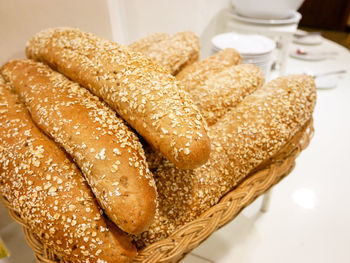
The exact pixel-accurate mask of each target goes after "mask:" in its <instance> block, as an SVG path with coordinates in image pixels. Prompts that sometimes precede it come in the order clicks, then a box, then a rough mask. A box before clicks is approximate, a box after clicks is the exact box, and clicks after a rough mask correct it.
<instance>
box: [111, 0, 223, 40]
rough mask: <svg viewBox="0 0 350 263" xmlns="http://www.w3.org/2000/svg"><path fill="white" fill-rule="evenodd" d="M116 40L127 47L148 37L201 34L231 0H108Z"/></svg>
mask: <svg viewBox="0 0 350 263" xmlns="http://www.w3.org/2000/svg"><path fill="white" fill-rule="evenodd" d="M108 4H109V7H110V17H111V23H112V30H113V39H114V40H115V41H117V42H120V43H123V44H128V43H131V42H133V41H135V40H137V39H138V38H141V37H144V36H146V35H147V34H151V33H155V32H166V33H170V34H173V33H175V32H178V31H184V30H191V31H194V32H195V33H197V34H198V35H201V34H202V33H203V31H204V30H205V28H206V27H207V26H208V24H209V23H210V21H211V19H212V18H213V17H214V16H215V15H216V14H217V13H218V12H219V11H220V10H222V9H223V8H225V7H228V6H229V0H108Z"/></svg>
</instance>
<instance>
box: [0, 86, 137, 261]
mask: <svg viewBox="0 0 350 263" xmlns="http://www.w3.org/2000/svg"><path fill="white" fill-rule="evenodd" d="M0 194H1V195H2V196H4V197H5V198H6V199H7V200H8V201H9V203H10V205H11V207H13V208H14V209H15V210H16V211H17V212H18V213H19V214H20V215H21V218H22V219H23V220H25V222H27V225H28V227H29V228H30V231H31V232H32V233H34V234H35V235H36V236H37V237H38V238H39V240H41V242H42V243H43V244H45V245H46V246H47V247H48V248H50V249H51V250H53V251H54V252H55V254H57V255H58V256H60V257H61V258H63V259H65V260H69V262H91V263H92V262H116V263H117V262H130V260H131V258H133V257H134V256H135V255H136V248H135V247H134V246H133V245H132V244H131V242H130V240H129V238H128V237H127V236H126V234H124V233H122V232H121V231H120V230H118V229H114V228H115V227H110V226H107V225H106V221H105V219H104V217H103V216H101V214H102V211H101V210H100V208H99V207H98V205H97V203H96V201H95V198H94V196H93V194H92V192H91V190H90V188H89V186H88V185H87V184H86V181H85V180H84V179H83V176H82V174H81V173H80V171H79V170H78V169H77V167H76V166H75V165H74V164H73V163H72V162H71V161H70V160H69V159H68V158H67V156H66V155H65V153H64V152H63V151H62V150H61V149H60V148H59V147H58V146H57V145H56V144H55V143H54V142H53V141H51V140H50V139H48V138H47V137H46V136H45V135H44V134H43V133H41V131H39V129H38V128H37V127H36V126H35V125H34V123H33V122H32V120H31V118H30V116H29V114H28V112H27V109H26V108H25V107H24V105H23V104H22V103H21V102H20V101H19V99H18V97H17V95H15V94H14V93H12V92H11V91H10V88H9V87H8V86H5V85H3V84H0Z"/></svg>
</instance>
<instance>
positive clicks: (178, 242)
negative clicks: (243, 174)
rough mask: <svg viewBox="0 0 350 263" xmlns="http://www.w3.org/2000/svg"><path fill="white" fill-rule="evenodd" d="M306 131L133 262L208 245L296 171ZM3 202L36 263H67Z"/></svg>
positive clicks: (167, 258) (171, 257)
mask: <svg viewBox="0 0 350 263" xmlns="http://www.w3.org/2000/svg"><path fill="white" fill-rule="evenodd" d="M306 127H307V128H306V129H305V132H304V133H303V134H302V136H301V138H300V137H299V138H298V141H296V142H290V143H292V145H293V146H295V147H293V149H292V150H291V151H290V152H288V154H285V155H283V156H282V157H280V158H276V159H273V162H272V163H271V164H269V165H267V166H266V167H264V168H263V169H260V170H258V171H256V172H255V173H253V174H252V175H250V176H249V177H248V178H247V179H245V180H244V181H243V182H242V183H241V184H240V185H239V186H237V187H236V188H235V189H234V190H232V191H231V192H229V193H228V194H226V195H225V196H224V197H223V198H222V199H221V200H220V202H219V203H218V204H216V205H215V206H213V207H211V208H210V209H209V210H207V211H206V212H205V213H203V214H202V215H201V216H200V217H199V218H198V219H196V220H194V221H192V222H190V223H188V224H186V225H184V226H182V227H181V228H179V229H178V230H176V231H175V232H174V233H173V234H172V235H171V236H169V237H168V238H166V239H163V240H161V241H158V242H155V243H153V244H151V245H149V246H147V247H145V248H144V249H142V250H141V251H139V253H138V256H137V257H136V258H135V259H134V262H147V263H154V262H162V263H165V262H178V261H179V260H181V259H182V258H183V257H184V256H185V255H186V254H188V253H189V252H191V251H192V250H193V249H194V248H196V247H197V246H198V245H199V244H201V243H202V242H203V241H205V240H206V239H207V238H208V237H209V236H210V235H211V234H212V233H213V232H215V231H216V230H218V229H219V228H221V227H222V226H224V225H225V224H227V223H228V222H230V221H231V220H233V219H234V218H235V217H236V216H237V215H238V214H239V213H240V212H241V211H242V209H243V208H245V207H246V206H248V205H249V204H250V203H252V202H253V201H254V200H255V199H256V198H257V197H259V196H260V195H262V194H264V193H265V192H266V191H268V190H269V189H270V188H271V187H272V186H273V185H275V184H277V183H278V182H279V181H280V180H281V179H282V178H283V177H285V176H286V175H288V174H289V173H290V172H291V171H292V170H293V168H294V166H295V159H296V157H297V156H298V155H299V153H300V152H301V151H302V150H304V149H305V148H306V147H307V146H308V145H309V142H310V140H311V138H312V135H313V132H314V129H313V122H312V119H311V120H310V121H309V122H308V124H307V126H306ZM1 199H2V201H3V203H4V204H5V205H6V206H7V208H8V210H9V213H10V216H11V217H12V218H13V219H14V220H15V221H16V222H18V223H19V224H21V225H22V227H23V232H24V236H25V238H26V241H27V243H28V244H29V246H30V247H31V248H32V249H33V251H34V254H35V257H36V259H37V262H39V263H57V262H60V263H63V262H65V261H62V260H59V259H57V257H56V255H55V254H54V253H52V251H50V250H49V249H48V248H47V247H46V246H45V245H43V244H41V243H40V242H39V241H38V239H37V238H36V237H35V235H34V234H33V233H31V232H30V230H29V228H28V226H27V224H26V222H25V221H24V220H23V219H22V218H21V217H20V215H19V213H18V212H16V211H15V210H14V209H12V208H11V207H10V204H9V203H8V202H7V200H6V199H5V198H3V197H1Z"/></svg>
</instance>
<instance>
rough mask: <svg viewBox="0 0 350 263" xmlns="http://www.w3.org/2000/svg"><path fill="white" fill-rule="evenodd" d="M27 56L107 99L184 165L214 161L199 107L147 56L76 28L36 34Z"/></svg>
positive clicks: (147, 138) (182, 166) (172, 157)
mask: <svg viewBox="0 0 350 263" xmlns="http://www.w3.org/2000/svg"><path fill="white" fill-rule="evenodd" d="M26 53H27V56H28V57H29V58H33V59H35V60H40V61H43V62H45V63H47V64H49V65H50V66H51V67H53V68H55V69H57V70H58V71H60V72H61V73H63V74H65V75H66V76H68V77H69V78H70V79H72V80H74V81H76V82H78V83H80V84H81V85H82V86H84V87H86V88H88V89H89V90H90V91H92V93H94V94H96V95H97V96H99V97H100V98H102V99H103V100H104V101H106V102H107V103H108V104H109V105H110V106H111V107H112V108H113V109H114V110H116V111H117V112H118V113H119V115H120V116H121V117H122V118H124V119H125V120H126V121H127V122H128V123H129V124H130V125H131V126H132V127H133V128H134V129H135V130H136V131H137V132H138V133H140V134H141V135H142V137H143V138H144V139H145V140H146V141H147V142H148V143H150V144H151V145H152V146H153V147H154V148H155V149H156V150H159V151H160V152H161V153H162V154H163V155H164V156H165V157H166V158H167V159H168V160H170V161H171V162H173V163H174V164H175V165H177V166H178V167H180V168H195V167H198V166H200V165H202V164H203V163H205V162H206V161H207V160H208V158H209V153H210V142H209V138H208V136H207V133H206V129H205V122H204V120H203V117H202V116H201V114H200V112H199V111H198V108H197V107H196V106H195V105H194V104H193V102H192V100H191V99H190V98H189V96H188V94H187V93H186V92H184V91H183V90H182V89H181V88H178V84H177V83H176V82H175V79H174V78H173V77H172V76H171V75H170V74H169V73H168V72H167V71H166V70H164V69H163V68H162V67H161V66H158V65H156V64H154V63H153V62H152V61H151V60H150V59H149V58H146V57H145V56H143V55H141V53H137V52H132V51H130V50H128V49H127V48H126V47H123V46H120V45H118V44H117V43H114V42H111V41H107V40H104V39H101V38H98V37H96V36H95V35H93V34H89V33H85V32H82V31H80V30H78V29H70V28H55V29H48V30H45V31H42V32H40V33H38V34H36V35H35V36H34V37H33V38H31V39H30V40H29V41H28V43H27V49H26Z"/></svg>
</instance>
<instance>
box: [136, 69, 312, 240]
mask: <svg viewBox="0 0 350 263" xmlns="http://www.w3.org/2000/svg"><path fill="white" fill-rule="evenodd" d="M315 101H316V90H315V84H314V81H313V78H312V77H308V76H304V75H300V76H297V75H295V76H289V77H281V78H278V79H276V80H273V81H271V82H269V83H268V84H265V85H264V86H263V87H262V88H260V89H258V90H256V91H255V92H254V93H252V94H251V95H249V96H248V97H246V98H245V99H244V100H243V101H242V102H241V103H240V104H238V105H237V107H235V108H233V109H231V110H230V111H229V112H228V113H226V115H225V116H224V117H223V118H222V119H220V120H219V121H218V122H217V123H216V124H215V125H213V126H211V127H210V128H209V135H210V138H211V144H212V145H211V147H212V152H211V156H210V159H209V161H208V163H206V164H205V165H203V166H201V167H199V168H197V169H194V170H180V169H177V168H176V167H174V165H172V164H171V163H170V162H168V161H166V160H164V161H163V163H162V164H161V165H160V166H159V167H158V169H157V170H155V171H154V175H155V180H156V185H157V188H158V191H159V198H158V209H157V213H156V217H155V220H154V222H153V224H152V225H151V227H150V229H149V230H148V231H147V232H144V233H143V234H142V235H140V236H138V237H136V238H135V240H136V241H137V242H138V245H140V246H142V245H144V244H149V243H153V242H155V241H157V240H160V239H162V238H165V237H167V236H168V235H169V234H170V233H172V232H173V231H174V230H175V229H176V228H177V227H178V226H181V225H184V224H186V223H187V222H189V221H192V220H193V219H195V218H196V217H198V216H199V215H200V214H201V213H203V212H204V211H206V210H207V209H208V208H209V207H211V206H212V205H215V204H216V203H217V202H218V201H219V199H220V198H221V197H222V196H223V195H224V194H225V193H227V192H228V191H230V190H231V189H232V188H233V187H234V186H236V185H237V183H239V182H240V181H242V180H243V179H244V178H245V177H246V176H247V175H248V174H249V173H250V172H251V171H252V170H253V169H254V168H256V167H258V166H259V165H260V164H262V163H263V162H264V161H266V160H268V159H269V158H271V157H272V156H274V155H275V154H276V153H277V152H278V151H279V150H280V149H281V148H282V147H284V145H285V144H286V143H287V142H288V140H290V139H291V138H292V137H293V136H294V134H296V132H297V131H298V130H300V129H301V127H303V126H304V124H305V123H306V122H307V121H308V120H309V119H310V118H311V115H312V112H313V109H314V106H315Z"/></svg>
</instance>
